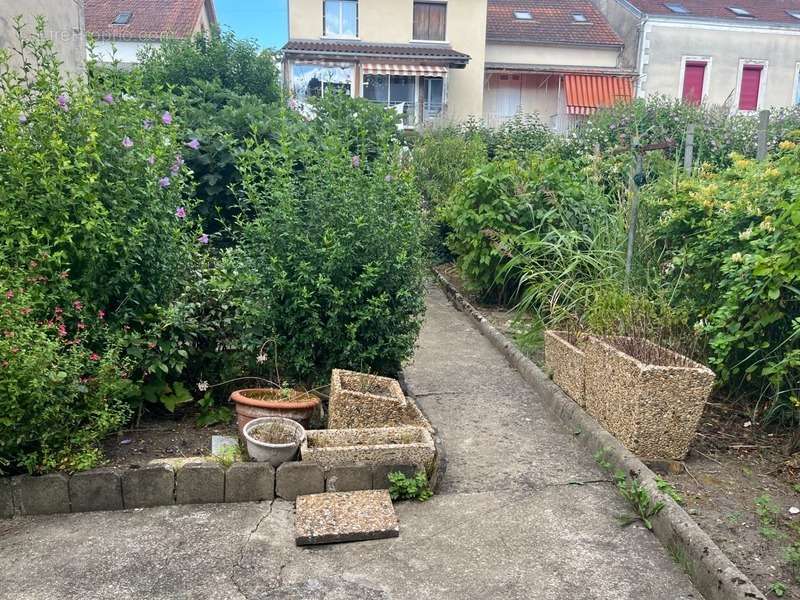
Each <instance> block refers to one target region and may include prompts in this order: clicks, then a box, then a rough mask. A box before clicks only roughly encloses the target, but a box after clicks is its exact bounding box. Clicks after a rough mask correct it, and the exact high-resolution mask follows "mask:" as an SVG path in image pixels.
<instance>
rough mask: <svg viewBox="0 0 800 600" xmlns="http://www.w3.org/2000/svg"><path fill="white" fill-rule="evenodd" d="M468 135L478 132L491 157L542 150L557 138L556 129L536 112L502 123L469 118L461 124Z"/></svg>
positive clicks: (512, 157)
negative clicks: (543, 120) (490, 122)
mask: <svg viewBox="0 0 800 600" xmlns="http://www.w3.org/2000/svg"><path fill="white" fill-rule="evenodd" d="M461 129H462V131H463V132H464V134H465V135H466V136H467V137H472V136H475V135H477V136H479V137H480V138H481V139H482V140H483V142H484V144H485V145H486V149H487V152H488V155H489V157H490V158H492V159H519V158H521V157H522V158H524V157H525V156H527V155H528V154H530V153H532V152H539V151H542V150H544V149H545V148H547V147H548V146H549V145H550V144H552V143H553V142H555V141H556V138H555V136H554V135H553V132H552V131H551V130H550V128H548V127H547V126H546V125H545V124H544V123H542V121H541V120H540V119H539V116H538V115H536V114H520V115H516V116H514V117H513V118H511V119H509V120H508V121H506V122H505V123H503V124H502V125H500V126H499V127H487V126H486V125H485V124H484V123H483V122H481V121H477V120H469V121H467V122H466V123H464V125H463V126H462V128H461Z"/></svg>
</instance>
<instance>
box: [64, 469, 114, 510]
mask: <svg viewBox="0 0 800 600" xmlns="http://www.w3.org/2000/svg"><path fill="white" fill-rule="evenodd" d="M69 500H70V504H71V505H72V512H91V511H98V510H121V509H122V508H123V506H124V505H123V503H122V481H121V479H120V477H119V474H118V473H117V472H116V471H114V470H113V469H93V470H91V471H83V472H81V473H75V474H74V475H73V476H72V477H70V479H69Z"/></svg>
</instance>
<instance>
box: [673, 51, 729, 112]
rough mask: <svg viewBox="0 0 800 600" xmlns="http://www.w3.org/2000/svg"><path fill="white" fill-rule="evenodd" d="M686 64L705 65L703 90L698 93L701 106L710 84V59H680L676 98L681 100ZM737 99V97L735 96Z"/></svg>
mask: <svg viewBox="0 0 800 600" xmlns="http://www.w3.org/2000/svg"><path fill="white" fill-rule="evenodd" d="M687 62H704V63H706V69H705V71H704V72H703V89H702V90H701V92H700V102H701V104H702V103H703V102H705V101H706V98H707V97H708V88H709V85H710V83H711V62H712V57H710V56H682V57H681V73H680V75H679V77H678V79H679V81H678V98H680V99H681V100H683V83H684V78H685V77H686V63H687ZM737 98H738V96H737Z"/></svg>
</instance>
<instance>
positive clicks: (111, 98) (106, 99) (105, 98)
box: [103, 94, 114, 104]
mask: <svg viewBox="0 0 800 600" xmlns="http://www.w3.org/2000/svg"><path fill="white" fill-rule="evenodd" d="M103 102H105V103H106V104H114V96H112V95H111V94H106V95H105V96H103Z"/></svg>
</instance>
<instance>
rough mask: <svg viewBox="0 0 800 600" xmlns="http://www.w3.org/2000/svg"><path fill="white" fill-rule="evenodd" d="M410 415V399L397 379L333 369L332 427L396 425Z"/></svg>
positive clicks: (329, 410)
mask: <svg viewBox="0 0 800 600" xmlns="http://www.w3.org/2000/svg"><path fill="white" fill-rule="evenodd" d="M408 418H409V407H408V402H407V401H406V397H405V394H403V390H402V389H401V388H400V384H399V383H398V382H397V380H395V379H390V378H389V377H379V376H378V375H368V374H366V373H356V372H354V371H344V370H341V369H334V370H333V373H332V375H331V395H330V404H329V406H328V427H329V428H330V429H359V428H370V427H396V426H400V425H403V424H405V423H406V422H407V421H408Z"/></svg>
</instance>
